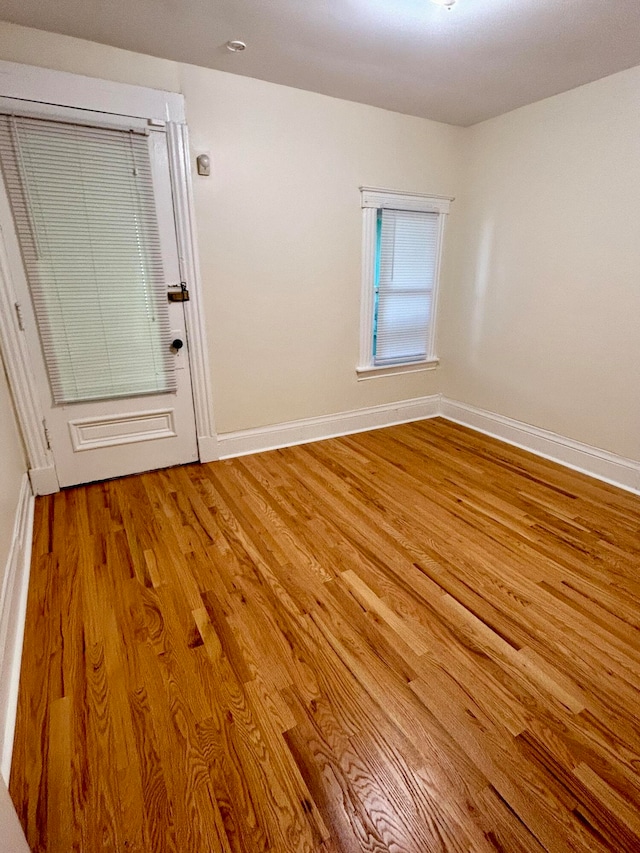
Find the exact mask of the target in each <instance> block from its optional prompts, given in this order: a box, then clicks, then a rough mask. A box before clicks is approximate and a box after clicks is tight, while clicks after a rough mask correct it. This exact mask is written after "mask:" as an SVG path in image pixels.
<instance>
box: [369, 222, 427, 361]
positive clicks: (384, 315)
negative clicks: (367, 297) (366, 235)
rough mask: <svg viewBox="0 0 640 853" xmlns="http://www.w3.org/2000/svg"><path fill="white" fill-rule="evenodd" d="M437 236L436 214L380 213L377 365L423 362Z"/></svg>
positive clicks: (378, 235) (425, 349)
mask: <svg viewBox="0 0 640 853" xmlns="http://www.w3.org/2000/svg"><path fill="white" fill-rule="evenodd" d="M438 235H439V214H437V213H423V212H418V211H408V210H388V209H384V210H379V211H378V231H377V255H376V271H375V303H374V330H373V355H374V358H373V363H374V364H375V365H392V364H399V363H406V362H411V361H421V360H423V359H426V358H427V355H428V345H429V336H430V332H431V316H432V296H433V287H434V280H435V273H436V264H437V256H438V255H437V253H438Z"/></svg>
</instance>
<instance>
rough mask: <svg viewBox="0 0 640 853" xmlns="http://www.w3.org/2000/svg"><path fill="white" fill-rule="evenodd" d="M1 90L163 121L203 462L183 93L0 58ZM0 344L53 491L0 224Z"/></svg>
mask: <svg viewBox="0 0 640 853" xmlns="http://www.w3.org/2000/svg"><path fill="white" fill-rule="evenodd" d="M0 96H3V97H8V98H18V99H20V100H24V101H36V102H40V103H46V104H56V105H58V106H61V107H77V108H81V109H87V110H93V111H96V112H104V113H112V114H114V115H124V116H134V117H136V118H142V119H146V120H147V121H149V122H150V123H158V124H164V126H165V127H166V131H167V145H168V153H169V167H170V170H171V184H172V190H173V204H174V213H175V220H176V233H177V242H178V256H179V262H180V273H181V278H182V280H183V281H185V282H187V284H188V287H189V295H190V301H189V302H185V303H184V308H185V325H186V331H187V339H188V341H189V358H190V363H191V379H192V386H193V402H194V410H195V421H196V434H197V437H198V452H199V456H200V461H201V462H211V461H213V460H214V459H218V456H219V453H218V439H217V436H216V430H215V424H214V420H213V404H212V395H211V381H210V376H209V357H208V350H207V338H206V331H205V324H204V315H203V304H202V282H201V278H200V268H199V263H198V246H197V240H196V227H195V215H194V208H193V188H192V183H191V163H190V157H189V136H188V129H187V125H186V123H185V110H184V97H183V96H182V95H179V94H177V93H175V92H162V91H160V90H158V89H147V88H144V87H142V86H131V85H128V84H124V83H113V82H110V81H107V80H98V79H95V78H93V77H82V76H80V75H77V74H68V73H66V72H63V71H51V70H49V69H46V68H35V67H33V66H30V65H21V64H19V63H16V62H2V61H0ZM0 351H1V352H2V358H3V360H4V364H5V367H6V370H7V376H8V379H9V385H10V387H11V392H12V394H13V402H14V405H15V408H16V413H17V416H18V421H19V423H20V427H21V430H22V437H23V440H24V444H25V449H26V452H27V460H28V465H29V478H30V480H31V486H32V488H33V491H34V493H35V494H36V495H47V494H51V493H53V492H57V491H58V490H59V488H60V487H59V485H58V478H57V476H56V469H55V464H54V460H53V454H52V453H51V450H50V448H49V446H48V441H47V437H46V433H45V429H44V414H43V410H42V406H41V404H40V400H39V398H38V394H37V391H36V383H35V378H34V375H33V370H32V367H31V362H30V359H29V354H28V351H27V346H26V341H25V335H24V332H23V331H22V328H21V318H20V314H19V310H18V308H17V299H16V296H15V289H14V286H13V281H12V277H11V272H10V268H9V263H8V257H7V250H6V246H5V242H4V235H3V234H2V231H1V229H0Z"/></svg>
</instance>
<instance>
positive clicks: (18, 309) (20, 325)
mask: <svg viewBox="0 0 640 853" xmlns="http://www.w3.org/2000/svg"><path fill="white" fill-rule="evenodd" d="M13 304H14V306H15V309H16V317H17V318H18V328H19V329H20V331H21V332H24V320H23V319H22V306H21V305H20V303H19V302H14V303H13Z"/></svg>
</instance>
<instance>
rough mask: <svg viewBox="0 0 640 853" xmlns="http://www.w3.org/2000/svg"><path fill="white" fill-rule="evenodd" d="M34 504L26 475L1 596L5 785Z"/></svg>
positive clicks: (0, 747)
mask: <svg viewBox="0 0 640 853" xmlns="http://www.w3.org/2000/svg"><path fill="white" fill-rule="evenodd" d="M34 503H35V499H34V497H33V493H32V491H31V485H30V483H29V478H28V476H27V475H26V474H25V476H24V478H23V480H22V486H21V488H20V496H19V498H18V506H17V509H16V520H15V524H14V528H13V538H12V540H11V548H10V550H9V557H8V559H7V565H6V567H5V572H4V580H3V583H2V592H1V594H0V773H1V774H2V778H3V779H4V781H5V783H6V784H7V785H8V784H9V774H10V773H11V755H12V753H13V736H14V732H15V727H16V713H17V710H18V686H19V684H20V664H21V661H22V641H23V639H24V626H25V617H26V610H27V592H28V589H29V570H30V568H31V540H32V538H33V507H34Z"/></svg>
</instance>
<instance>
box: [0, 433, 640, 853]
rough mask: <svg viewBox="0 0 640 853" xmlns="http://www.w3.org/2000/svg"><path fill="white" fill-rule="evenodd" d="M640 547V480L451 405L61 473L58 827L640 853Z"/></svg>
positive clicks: (301, 850) (280, 848) (82, 846)
mask: <svg viewBox="0 0 640 853" xmlns="http://www.w3.org/2000/svg"><path fill="white" fill-rule="evenodd" d="M639 568H640V498H638V497H637V496H634V495H631V494H628V493H625V492H622V491H620V490H617V489H615V488H614V487H611V486H609V485H607V484H604V483H600V482H598V481H595V480H590V479H589V478H587V477H585V476H584V475H581V474H579V473H577V472H573V471H569V470H567V469H563V468H561V467H559V466H557V465H555V464H554V463H552V462H549V461H547V460H544V459H540V458H537V457H534V456H532V455H530V454H528V453H526V452H524V451H521V450H519V449H517V448H514V447H510V446H508V445H504V444H501V443H500V442H498V441H496V440H494V439H491V438H488V437H486V436H482V435H480V434H478V433H474V432H472V431H470V430H468V429H466V428H464V427H461V426H459V425H456V424H452V423H448V422H445V421H443V420H440V419H434V420H431V421H424V422H419V423H412V424H406V425H403V426H398V427H392V428H390V429H385V430H377V431H374V432H371V433H362V434H358V435H355V436H347V437H344V438H338V439H332V440H329V441H324V442H318V443H315V444H309V445H304V446H298V447H292V448H286V449H282V450H276V451H272V452H269V453H265V454H259V455H255V456H247V457H242V458H239V459H234V460H226V461H223V462H218V463H211V464H209V465H188V466H184V467H182V468H177V469H169V470H165V471H159V472H151V473H147V474H143V475H140V476H136V477H128V478H124V479H122V480H119V481H112V482H106V483H95V484H92V485H89V486H86V487H79V488H75V489H68V490H65V491H63V492H61V493H59V494H57V495H52V496H48V497H45V498H39V499H38V500H37V503H36V517H35V524H34V547H33V564H32V572H31V582H30V591H29V601H28V608H27V629H26V634H25V643H24V654H23V669H22V676H21V683H20V694H19V706H18V717H17V727H16V738H15V748H14V757H13V767H12V774H11V783H10V792H11V795H12V797H13V800H14V802H15V805H16V808H17V811H18V814H19V816H20V819H21V821H22V824H23V826H24V828H25V832H26V835H27V838H28V841H29V844H30V846H31V848H32V849H33V850H34V851H36V853H45V851H47V853H51V851H65V853H66V851H72V850H77V851H82V853H93V851H105V850H106V851H114V852H115V851H121V850H127V851H129V852H130V853H134V851H135V853H164V851H166V853H178V851H180V853H203V851H205V850H207V851H209V850H210V851H215V853H258V852H259V853H362V851H365V853H436V851H442V853H457V852H458V851H459V853H463V851H464V853H467V851H476V853H491V851H502V853H515V851H525V853H542V851H547V853H562V851H571V853H586V852H587V851H589V853H638V851H640V819H639V818H638V815H639V814H640V730H639V727H638V719H639V718H640V572H639V571H638V570H639ZM0 846H1V842H0Z"/></svg>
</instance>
